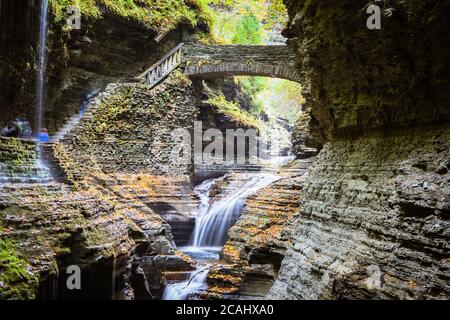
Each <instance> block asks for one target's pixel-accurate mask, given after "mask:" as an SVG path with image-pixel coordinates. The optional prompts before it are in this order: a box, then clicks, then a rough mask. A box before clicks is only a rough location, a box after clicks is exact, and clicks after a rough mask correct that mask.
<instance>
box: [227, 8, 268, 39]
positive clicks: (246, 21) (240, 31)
mask: <svg viewBox="0 0 450 320" xmlns="http://www.w3.org/2000/svg"><path fill="white" fill-rule="evenodd" d="M262 42H263V41H262V36H261V28H260V24H259V21H258V19H256V17H255V16H253V15H246V16H243V17H241V19H240V20H239V22H238V24H237V26H236V31H235V32H234V36H233V39H232V43H233V44H260V43H262Z"/></svg>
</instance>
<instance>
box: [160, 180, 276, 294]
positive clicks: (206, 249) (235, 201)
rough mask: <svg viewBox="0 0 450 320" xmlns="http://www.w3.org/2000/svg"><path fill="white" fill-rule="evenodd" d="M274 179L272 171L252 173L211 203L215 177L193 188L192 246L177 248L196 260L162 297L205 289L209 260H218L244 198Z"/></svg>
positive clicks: (166, 289) (168, 287)
mask: <svg viewBox="0 0 450 320" xmlns="http://www.w3.org/2000/svg"><path fill="white" fill-rule="evenodd" d="M278 179H279V177H278V176H275V175H272V174H259V175H252V176H251V177H249V179H247V180H245V181H244V182H243V183H242V185H240V186H239V187H238V188H236V190H235V191H233V192H232V193H231V194H229V195H228V196H225V197H224V198H222V199H220V200H218V201H217V202H215V203H213V204H211V203H210V190H211V187H212V186H213V185H214V183H215V182H216V180H215V179H211V180H206V181H204V182H203V183H202V184H200V185H199V186H197V187H196V188H195V192H196V193H197V195H198V196H199V198H200V206H199V209H198V210H197V212H196V214H195V215H196V217H195V218H196V222H195V229H194V232H193V236H192V240H191V242H192V245H191V246H189V247H184V248H180V250H181V251H183V252H184V253H186V254H188V255H190V256H191V257H193V258H194V259H195V260H197V261H198V264H197V268H196V270H195V271H192V272H190V273H189V274H188V277H187V279H186V280H185V281H183V282H181V283H172V284H168V285H167V286H166V288H165V289H164V293H163V297H162V299H163V300H185V299H189V298H190V297H193V296H194V295H195V294H196V293H199V292H202V291H204V290H206V289H207V283H206V278H207V276H208V271H209V268H210V266H211V260H218V259H219V252H220V251H221V249H222V246H223V245H224V244H225V242H226V237H227V233H228V230H229V229H230V227H231V226H232V225H233V224H234V223H235V222H236V221H237V219H238V218H239V217H240V215H241V214H242V211H243V208H244V201H245V199H246V198H247V197H248V196H250V195H252V194H254V193H256V192H257V191H258V190H259V189H262V188H265V187H267V186H269V185H270V184H271V183H273V182H275V181H276V180H278Z"/></svg>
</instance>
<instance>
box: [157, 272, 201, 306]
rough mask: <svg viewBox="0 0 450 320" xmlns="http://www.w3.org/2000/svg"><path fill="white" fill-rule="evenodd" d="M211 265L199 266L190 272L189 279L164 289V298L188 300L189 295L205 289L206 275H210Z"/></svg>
mask: <svg viewBox="0 0 450 320" xmlns="http://www.w3.org/2000/svg"><path fill="white" fill-rule="evenodd" d="M208 271H209V265H207V266H203V267H201V268H197V270H195V271H194V272H191V273H190V274H189V277H188V280H187V281H184V282H181V283H174V284H171V285H169V286H168V287H167V288H166V290H164V294H163V297H162V299H163V300H186V299H187V298H189V295H190V294H192V293H195V292H199V291H202V290H205V289H206V288H207V285H206V277H207V276H208Z"/></svg>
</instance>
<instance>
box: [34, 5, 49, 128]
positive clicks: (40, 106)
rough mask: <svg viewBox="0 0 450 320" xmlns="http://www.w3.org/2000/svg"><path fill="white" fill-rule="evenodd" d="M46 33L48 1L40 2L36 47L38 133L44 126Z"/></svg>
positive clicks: (36, 126)
mask: <svg viewBox="0 0 450 320" xmlns="http://www.w3.org/2000/svg"><path fill="white" fill-rule="evenodd" d="M47 32H48V0H41V14H40V26H39V47H38V77H37V91H36V100H37V101H36V111H35V113H36V115H35V117H36V118H35V122H36V123H35V130H37V131H38V132H40V130H41V129H42V128H43V126H44V111H45V81H46V79H45V77H46V68H47Z"/></svg>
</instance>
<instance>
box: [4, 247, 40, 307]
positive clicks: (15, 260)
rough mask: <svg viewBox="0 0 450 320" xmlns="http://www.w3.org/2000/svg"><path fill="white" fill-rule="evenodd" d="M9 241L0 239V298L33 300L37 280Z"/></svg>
mask: <svg viewBox="0 0 450 320" xmlns="http://www.w3.org/2000/svg"><path fill="white" fill-rule="evenodd" d="M28 268H29V265H28V263H27V262H26V261H25V260H23V259H22V258H20V257H19V254H18V253H17V252H16V248H15V246H14V245H13V243H12V242H11V241H10V240H3V239H0V298H8V299H9V298H16V299H33V298H34V297H35V294H36V292H35V290H36V288H37V286H38V283H39V279H38V277H37V276H36V275H34V274H33V273H32V272H31V271H29V270H28Z"/></svg>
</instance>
